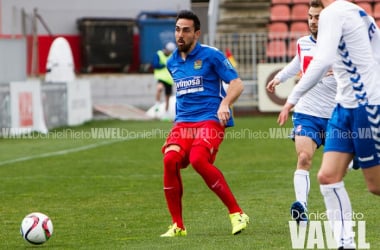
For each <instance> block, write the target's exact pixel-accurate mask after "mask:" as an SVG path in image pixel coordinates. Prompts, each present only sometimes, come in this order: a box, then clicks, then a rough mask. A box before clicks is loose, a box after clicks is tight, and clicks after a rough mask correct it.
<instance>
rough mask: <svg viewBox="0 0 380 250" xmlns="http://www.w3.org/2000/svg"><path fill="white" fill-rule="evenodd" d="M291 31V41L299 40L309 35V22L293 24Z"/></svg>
mask: <svg viewBox="0 0 380 250" xmlns="http://www.w3.org/2000/svg"><path fill="white" fill-rule="evenodd" d="M289 31H290V34H289V38H290V39H297V38H299V37H301V36H303V35H307V34H308V32H309V25H308V24H307V22H302V21H298V22H292V23H291V24H290V29H289Z"/></svg>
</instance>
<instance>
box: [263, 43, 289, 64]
mask: <svg viewBox="0 0 380 250" xmlns="http://www.w3.org/2000/svg"><path fill="white" fill-rule="evenodd" d="M266 55H267V57H268V58H271V59H280V60H281V59H283V60H284V61H285V59H286V42H285V40H282V39H278V40H269V41H268V42H267V45H266Z"/></svg>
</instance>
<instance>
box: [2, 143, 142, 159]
mask: <svg viewBox="0 0 380 250" xmlns="http://www.w3.org/2000/svg"><path fill="white" fill-rule="evenodd" d="M132 139H137V138H126V139H123V140H112V141H105V142H100V143H95V144H89V145H86V146H82V147H78V148H71V149H65V150H60V151H55V152H48V153H44V154H39V155H33V156H26V157H21V158H16V159H12V160H8V161H3V162H0V166H3V165H7V164H12V163H16V162H22V161H29V160H34V159H39V158H47V157H51V156H57V155H65V154H70V153H76V152H80V151H84V150H88V149H92V148H97V147H102V146H105V145H109V144H113V143H117V142H121V141H126V140H132Z"/></svg>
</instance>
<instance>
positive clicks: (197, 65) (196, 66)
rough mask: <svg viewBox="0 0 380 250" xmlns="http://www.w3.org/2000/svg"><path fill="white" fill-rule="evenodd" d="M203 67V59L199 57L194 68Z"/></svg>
mask: <svg viewBox="0 0 380 250" xmlns="http://www.w3.org/2000/svg"><path fill="white" fill-rule="evenodd" d="M200 68H202V60H200V59H198V60H196V61H195V62H194V69H200Z"/></svg>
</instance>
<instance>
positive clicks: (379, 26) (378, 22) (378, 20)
mask: <svg viewBox="0 0 380 250" xmlns="http://www.w3.org/2000/svg"><path fill="white" fill-rule="evenodd" d="M375 21H376V24H377V27H378V28H380V18H378V19H376V20H375Z"/></svg>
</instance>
